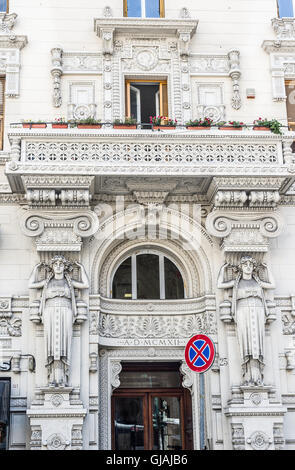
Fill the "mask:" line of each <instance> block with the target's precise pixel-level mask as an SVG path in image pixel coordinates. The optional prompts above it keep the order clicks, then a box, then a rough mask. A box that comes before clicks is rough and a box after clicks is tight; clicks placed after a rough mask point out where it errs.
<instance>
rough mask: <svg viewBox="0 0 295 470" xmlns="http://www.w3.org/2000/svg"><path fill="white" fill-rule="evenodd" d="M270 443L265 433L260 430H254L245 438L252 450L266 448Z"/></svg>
mask: <svg viewBox="0 0 295 470" xmlns="http://www.w3.org/2000/svg"><path fill="white" fill-rule="evenodd" d="M271 443H272V440H271V439H270V437H269V436H267V434H265V433H264V432H262V431H256V432H254V433H253V434H251V436H250V437H249V438H248V439H247V444H249V445H250V446H251V447H252V449H254V450H267V449H268V448H269V446H270V444H271Z"/></svg>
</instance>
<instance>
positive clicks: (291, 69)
mask: <svg viewBox="0 0 295 470" xmlns="http://www.w3.org/2000/svg"><path fill="white" fill-rule="evenodd" d="M272 26H273V28H274V31H275V33H276V35H277V38H276V39H275V40H266V41H264V42H263V44H262V47H263V49H264V51H265V52H266V53H267V54H269V55H270V68H271V75H272V90H273V99H274V100H275V101H285V100H286V98H287V97H286V89H285V80H286V79H294V76H295V53H294V47H295V35H294V18H273V19H272Z"/></svg>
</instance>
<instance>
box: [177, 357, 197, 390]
mask: <svg viewBox="0 0 295 470" xmlns="http://www.w3.org/2000/svg"><path fill="white" fill-rule="evenodd" d="M179 370H180V372H181V374H182V386H183V387H184V388H188V389H189V391H190V392H191V393H192V391H193V384H194V378H193V372H192V371H191V369H190V368H189V367H188V365H187V364H186V362H184V361H182V363H181V366H180V369H179Z"/></svg>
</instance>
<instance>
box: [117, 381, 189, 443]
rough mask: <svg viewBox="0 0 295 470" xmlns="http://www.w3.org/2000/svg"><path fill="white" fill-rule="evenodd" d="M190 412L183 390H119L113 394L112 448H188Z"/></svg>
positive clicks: (186, 392)
mask: <svg viewBox="0 0 295 470" xmlns="http://www.w3.org/2000/svg"><path fill="white" fill-rule="evenodd" d="M191 411H192V410H191V397H190V394H189V393H188V391H187V390H185V389H171V388H170V389H164V388H160V389H143V390H136V389H134V388H133V389H118V390H116V391H115V392H114V395H113V397H112V437H113V449H114V450H181V449H184V450H190V449H192V448H193V439H192V425H191V424H192V414H191Z"/></svg>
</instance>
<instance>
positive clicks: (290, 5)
mask: <svg viewBox="0 0 295 470" xmlns="http://www.w3.org/2000/svg"><path fill="white" fill-rule="evenodd" d="M277 1H278V15H279V17H280V18H290V17H291V18H292V17H293V16H294V10H295V0H277Z"/></svg>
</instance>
